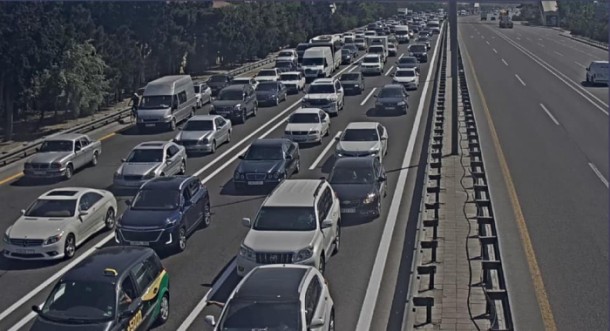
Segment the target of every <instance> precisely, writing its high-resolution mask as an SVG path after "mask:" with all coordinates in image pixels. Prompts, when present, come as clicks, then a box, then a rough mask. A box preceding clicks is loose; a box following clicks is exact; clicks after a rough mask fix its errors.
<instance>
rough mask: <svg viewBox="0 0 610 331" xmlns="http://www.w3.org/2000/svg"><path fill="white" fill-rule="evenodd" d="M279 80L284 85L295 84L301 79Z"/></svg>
mask: <svg viewBox="0 0 610 331" xmlns="http://www.w3.org/2000/svg"><path fill="white" fill-rule="evenodd" d="M281 82H282V84H284V85H297V84H300V83H301V82H302V81H301V80H282V81H281Z"/></svg>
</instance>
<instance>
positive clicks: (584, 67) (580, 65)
mask: <svg viewBox="0 0 610 331" xmlns="http://www.w3.org/2000/svg"><path fill="white" fill-rule="evenodd" d="M574 63H576V64H578V66H579V67H581V68H583V69H586V68H587V67H586V66H585V65H584V64H582V63H580V62H577V61H574Z"/></svg>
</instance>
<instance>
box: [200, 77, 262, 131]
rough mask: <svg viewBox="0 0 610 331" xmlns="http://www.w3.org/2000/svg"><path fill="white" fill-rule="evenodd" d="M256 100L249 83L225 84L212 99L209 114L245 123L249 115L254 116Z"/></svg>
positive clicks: (256, 105)
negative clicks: (214, 98)
mask: <svg viewBox="0 0 610 331" xmlns="http://www.w3.org/2000/svg"><path fill="white" fill-rule="evenodd" d="M257 111H258V101H257V100H256V94H255V92H254V89H253V88H252V86H251V85H232V86H227V87H225V88H223V89H222V91H220V93H218V97H217V98H216V100H214V101H212V106H211V107H210V114H213V115H221V116H222V117H224V118H227V119H230V120H235V121H238V122H239V123H246V120H247V119H248V117H249V116H250V115H252V116H256V112H257Z"/></svg>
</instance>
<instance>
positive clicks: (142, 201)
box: [131, 189, 180, 210]
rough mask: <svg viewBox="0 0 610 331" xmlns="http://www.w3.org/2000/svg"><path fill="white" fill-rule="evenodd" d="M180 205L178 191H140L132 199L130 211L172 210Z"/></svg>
mask: <svg viewBox="0 0 610 331" xmlns="http://www.w3.org/2000/svg"><path fill="white" fill-rule="evenodd" d="M179 204H180V191H177V190H161V189H141V190H139V191H138V194H137V195H136V197H135V198H133V202H132V204H131V209H154V210H174V209H176V208H178V205H179Z"/></svg>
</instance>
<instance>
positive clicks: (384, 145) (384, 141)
mask: <svg viewBox="0 0 610 331" xmlns="http://www.w3.org/2000/svg"><path fill="white" fill-rule="evenodd" d="M377 133H378V134H379V139H380V140H381V153H380V156H381V157H383V156H384V155H385V154H386V153H387V149H388V133H387V132H386V129H385V128H384V127H383V125H381V124H378V125H377Z"/></svg>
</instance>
